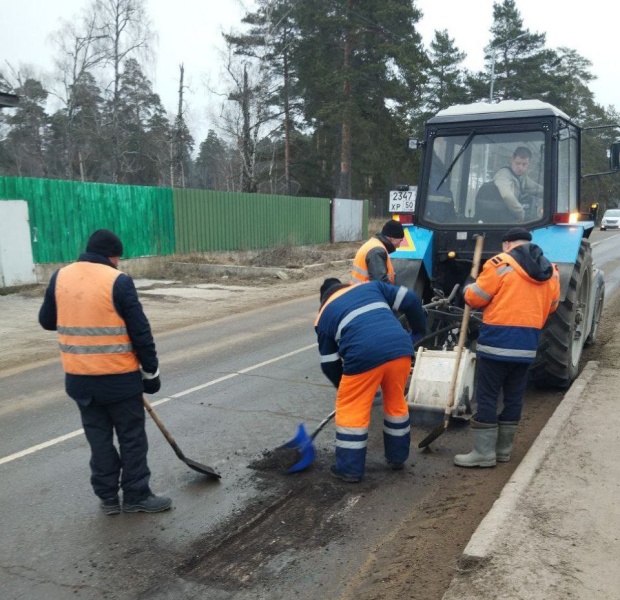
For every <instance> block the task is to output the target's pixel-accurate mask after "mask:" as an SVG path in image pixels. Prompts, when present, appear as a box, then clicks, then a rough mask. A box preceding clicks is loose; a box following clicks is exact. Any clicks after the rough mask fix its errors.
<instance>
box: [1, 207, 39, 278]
mask: <svg viewBox="0 0 620 600" xmlns="http://www.w3.org/2000/svg"><path fill="white" fill-rule="evenodd" d="M36 282H37V278H36V273H35V270H34V262H33V259H32V245H31V243H30V225H29V221H28V203H27V202H26V201H25V200H0V287H10V286H14V285H23V284H26V283H36Z"/></svg>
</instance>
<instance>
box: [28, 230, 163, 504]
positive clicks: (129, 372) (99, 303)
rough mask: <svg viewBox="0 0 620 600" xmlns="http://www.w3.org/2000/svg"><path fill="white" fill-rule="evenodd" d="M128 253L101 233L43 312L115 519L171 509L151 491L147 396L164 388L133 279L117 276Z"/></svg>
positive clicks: (96, 485)
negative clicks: (144, 396)
mask: <svg viewBox="0 0 620 600" xmlns="http://www.w3.org/2000/svg"><path fill="white" fill-rule="evenodd" d="M122 254H123V244H122V242H121V240H120V239H119V238H118V236H117V235H116V234H115V233H113V232H112V231H110V230H108V229H98V230H97V231H95V232H94V233H93V234H92V235H91V236H90V238H89V240H88V243H87V245H86V252H84V253H83V254H80V256H79V258H78V260H77V261H76V262H74V263H72V264H70V265H68V266H66V267H63V268H62V269H60V270H58V271H56V272H55V273H54V274H53V275H52V277H51V279H50V283H49V285H48V287H47V290H46V292H45V299H44V301H43V305H42V306H41V310H40V311H39V323H40V324H41V326H42V327H43V328H44V329H48V330H52V331H57V332H58V340H59V344H60V355H61V359H62V366H63V369H64V371H65V389H66V391H67V395H69V396H70V397H71V398H73V400H75V402H76V404H77V407H78V408H79V410H80V414H81V417H82V424H83V426H84V433H85V435H86V439H87V440H88V443H89V445H90V449H91V458H90V470H91V477H90V482H91V485H92V487H93V491H94V492H95V494H96V495H97V496H98V497H99V498H100V499H101V504H100V506H101V510H102V511H103V512H104V513H105V514H108V515H114V514H118V513H120V512H121V510H122V511H123V512H128V513H129V512H131V513H134V512H148V513H152V512H160V511H162V510H167V509H169V508H170V506H171V505H172V501H171V500H170V498H165V497H162V496H155V495H154V494H153V493H152V491H151V488H150V487H149V480H150V476H151V472H150V470H149V467H148V464H147V451H148V443H147V438H146V431H145V428H144V421H145V413H144V406H143V401H142V394H143V392H146V393H147V394H154V393H156V392H158V391H159V389H160V386H161V383H160V379H159V368H158V359H157V351H156V349H155V342H154V341H153V336H152V334H151V328H150V325H149V322H148V320H147V318H146V316H145V314H144V311H143V310H142V305H141V304H140V301H139V300H138V295H137V292H136V288H135V286H134V283H133V280H132V279H131V277H129V276H128V275H126V274H125V273H122V272H121V271H119V270H118V269H117V267H118V263H119V260H120V257H121V256H122ZM115 435H116V438H117V440H118V445H119V450H117V449H116V447H115V446H114V436H115ZM119 487H120V488H122V490H123V504H122V506H121V501H120V498H119V495H118V492H119Z"/></svg>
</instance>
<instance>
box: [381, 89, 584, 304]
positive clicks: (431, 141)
mask: <svg viewBox="0 0 620 600" xmlns="http://www.w3.org/2000/svg"><path fill="white" fill-rule="evenodd" d="M580 135H581V132H580V129H579V127H577V126H576V125H574V124H573V123H572V122H571V120H570V119H569V117H568V116H567V115H566V114H564V113H563V112H562V111H560V110H558V109H557V108H555V107H554V106H552V105H550V104H547V103H545V102H541V101H538V100H525V101H504V102H500V103H498V104H486V103H477V104H470V105H458V106H453V107H451V108H448V109H445V110H442V111H440V112H439V113H438V114H437V115H436V116H435V117H433V118H431V119H430V120H429V121H428V122H427V124H426V132H425V139H424V141H423V144H422V145H423V147H424V157H423V162H422V170H421V174H420V181H419V185H418V188H417V195H416V199H415V203H411V204H412V205H414V206H412V209H411V211H410V212H408V213H406V212H404V211H402V210H401V211H400V212H398V217H397V218H399V219H400V220H401V222H402V223H403V224H410V225H412V226H414V227H413V228H412V229H411V230H410V231H409V232H408V233H409V236H408V241H410V242H411V243H409V244H404V245H403V246H402V247H401V248H399V250H398V251H397V252H396V253H394V254H393V255H392V258H393V260H395V261H396V263H395V268H397V267H400V268H397V272H400V281H401V283H405V284H406V285H407V286H408V287H412V288H414V289H416V290H417V291H418V292H422V293H423V295H424V297H425V299H426V300H428V299H430V296H431V295H432V293H433V290H435V289H441V290H442V291H443V292H444V293H446V294H448V293H449V292H450V290H451V289H452V288H453V286H454V285H455V284H457V283H462V281H463V280H464V279H465V277H466V276H467V273H468V271H469V267H470V265H471V258H472V256H473V249H474V235H475V234H484V235H485V249H484V253H483V260H484V259H486V258H489V257H490V256H493V255H494V254H497V253H498V252H500V251H501V241H500V240H501V236H502V235H503V233H505V231H506V230H507V229H509V228H511V227H516V226H520V227H525V228H527V229H529V230H540V231H541V232H544V231H545V230H546V228H549V227H553V226H554V225H556V224H559V223H563V224H566V225H568V224H574V223H577V222H578V220H579V218H580V215H579V184H580V181H579V180H580V177H579V165H580V141H581V140H580ZM583 225H584V230H583V237H587V236H588V235H589V234H590V232H591V230H592V228H593V223H588V224H586V223H583ZM541 235H543V236H545V235H546V234H545V233H541ZM579 237H580V238H581V237H582V235H581V234H580V235H579ZM416 242H417V243H416ZM414 255H416V256H414ZM412 258H419V259H422V260H421V261H420V269H419V270H417V269H415V267H413V266H412V265H411V264H399V259H404V260H405V261H407V262H408V261H410V260H411V259H412ZM424 259H426V260H424ZM571 262H572V261H571ZM412 267H413V268H412ZM412 270H415V271H417V272H415V273H413V272H412ZM420 271H421V272H422V274H423V276H422V278H420V275H421V273H420ZM414 280H415V281H414Z"/></svg>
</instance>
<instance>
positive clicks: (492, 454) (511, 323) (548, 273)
mask: <svg viewBox="0 0 620 600" xmlns="http://www.w3.org/2000/svg"><path fill="white" fill-rule="evenodd" d="M531 241H532V234H531V233H530V232H529V231H527V230H526V229H523V228H521V227H516V228H513V229H510V230H509V231H508V232H507V233H506V234H505V235H504V236H503V237H502V250H503V252H502V253H501V254H498V255H497V256H494V257H493V258H491V259H489V260H487V262H486V263H485V264H484V268H483V269H482V273H481V274H480V275H479V277H478V279H476V281H475V282H472V283H470V284H468V285H466V286H465V291H464V293H465V302H467V304H469V305H470V306H471V307H472V308H478V309H480V308H482V309H483V313H482V315H483V317H482V325H481V327H480V334H479V336H478V341H477V343H476V356H477V367H476V369H477V385H476V403H477V407H476V414H475V415H474V417H473V419H472V420H471V428H472V432H473V434H474V449H473V450H472V451H471V452H470V453H469V454H457V455H456V456H455V457H454V464H456V465H458V466H459V467H494V466H495V465H496V463H497V461H499V462H507V461H508V460H510V453H511V451H512V444H513V439H514V435H515V431H516V429H517V425H518V423H519V420H520V419H521V411H522V409H523V396H524V395H525V388H526V385H527V372H528V368H529V366H530V363H531V362H533V360H534V358H535V357H536V349H537V348H538V342H539V339H540V331H541V329H542V328H543V326H544V324H545V321H546V320H547V317H548V316H549V314H550V313H552V312H553V311H554V310H555V309H556V308H557V306H558V302H559V298H560V278H559V275H558V270H557V267H556V266H555V265H554V264H552V263H550V262H549V261H548V260H547V259H546V258H545V257H544V256H543V252H542V250H541V249H540V247H539V246H537V245H536V244H532V243H530V242H531ZM502 392H503V394H504V400H503V404H504V407H503V410H502V412H501V413H500V414H499V416H498V414H497V403H498V400H499V395H500V393H502Z"/></svg>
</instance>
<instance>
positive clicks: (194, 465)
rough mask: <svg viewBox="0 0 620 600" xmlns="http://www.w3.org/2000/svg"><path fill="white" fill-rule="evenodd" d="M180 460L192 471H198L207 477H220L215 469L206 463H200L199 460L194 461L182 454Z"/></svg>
mask: <svg viewBox="0 0 620 600" xmlns="http://www.w3.org/2000/svg"><path fill="white" fill-rule="evenodd" d="M181 460H182V461H183V462H184V463H185V464H186V465H187V466H188V467H189V468H190V469H194V471H197V472H198V473H202V474H203V475H206V476H207V477H212V478H213V479H221V478H222V476H221V475H220V474H219V473H218V472H217V471H215V470H214V469H212V468H211V467H207V465H202V464H200V463H199V462H196V461H195V460H192V459H191V458H187V457H186V456H184V457H183V458H182V459H181Z"/></svg>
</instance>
